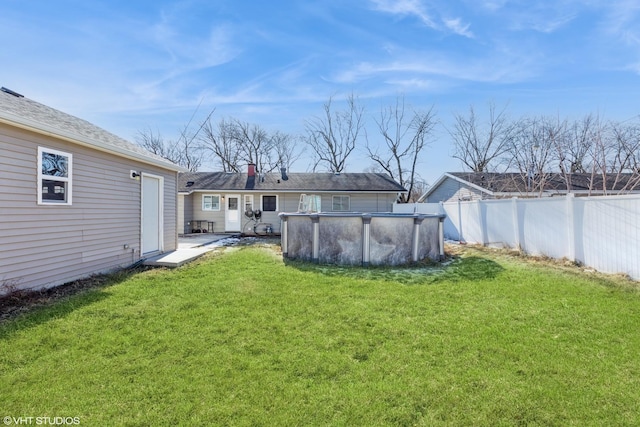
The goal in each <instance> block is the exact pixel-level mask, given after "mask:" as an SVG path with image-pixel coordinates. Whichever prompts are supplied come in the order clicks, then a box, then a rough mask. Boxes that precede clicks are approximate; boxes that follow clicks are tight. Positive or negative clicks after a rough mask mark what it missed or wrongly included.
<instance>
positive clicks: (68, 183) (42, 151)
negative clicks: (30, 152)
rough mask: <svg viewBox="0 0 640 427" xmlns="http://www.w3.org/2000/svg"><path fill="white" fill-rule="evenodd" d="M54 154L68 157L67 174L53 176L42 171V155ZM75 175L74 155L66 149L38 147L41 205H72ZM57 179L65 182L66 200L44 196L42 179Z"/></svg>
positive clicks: (38, 197)
mask: <svg viewBox="0 0 640 427" xmlns="http://www.w3.org/2000/svg"><path fill="white" fill-rule="evenodd" d="M45 153H47V154H54V155H56V156H64V157H66V158H67V176H52V175H45V174H43V173H42V155H43V154H45ZM72 177H73V155H72V154H71V153H66V152H64V151H59V150H54V149H52V148H45V147H38V185H37V193H38V196H37V203H38V204H39V205H54V206H70V205H71V202H72V200H71V194H72V191H71V188H72V181H73V180H72ZM43 180H47V181H56V182H64V183H65V192H66V194H65V196H66V197H65V200H64V201H62V200H47V199H43V198H42V181H43Z"/></svg>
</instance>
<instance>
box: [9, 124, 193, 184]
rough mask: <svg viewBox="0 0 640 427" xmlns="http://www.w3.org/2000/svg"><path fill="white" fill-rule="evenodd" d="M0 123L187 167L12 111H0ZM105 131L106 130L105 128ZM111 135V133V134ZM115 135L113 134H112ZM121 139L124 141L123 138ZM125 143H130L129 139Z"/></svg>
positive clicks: (178, 169)
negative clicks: (26, 117)
mask: <svg viewBox="0 0 640 427" xmlns="http://www.w3.org/2000/svg"><path fill="white" fill-rule="evenodd" d="M0 123H5V124H8V125H11V126H14V127H17V128H21V129H26V130H29V131H31V132H36V133H39V134H41V135H46V136H53V137H55V138H58V139H62V140H64V141H67V142H71V143H73V144H77V145H81V146H85V147H91V148H93V149H96V150H99V151H103V152H105V153H111V154H115V155H118V156H120V157H124V158H127V159H132V160H137V161H140V162H143V163H146V164H150V165H154V166H158V167H161V168H164V169H169V170H172V171H176V172H187V171H188V169H187V168H185V167H182V166H179V165H176V164H173V163H171V162H169V161H168V160H167V161H166V162H165V161H162V160H159V159H154V158H153V157H149V156H145V155H144V154H142V153H136V152H135V151H130V150H127V149H125V148H122V147H118V146H116V145H112V144H108V143H104V142H101V141H98V140H97V139H89V138H87V137H85V136H82V135H78V134H74V133H72V132H68V131H65V130H62V129H57V128H55V127H53V126H49V125H45V124H43V123H39V122H35V121H33V120H29V119H25V118H24V117H21V116H17V115H15V114H12V113H7V112H0ZM105 132H108V131H106V130H105ZM112 135H113V134H112ZM114 136H115V135H114ZM123 141H126V140H124V139H123ZM126 142H127V143H129V144H131V143H130V142H129V141H126Z"/></svg>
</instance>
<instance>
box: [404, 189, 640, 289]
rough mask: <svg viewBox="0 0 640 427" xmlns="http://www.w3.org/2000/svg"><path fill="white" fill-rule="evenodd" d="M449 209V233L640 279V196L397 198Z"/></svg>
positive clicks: (407, 207)
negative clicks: (441, 200) (444, 200)
mask: <svg viewBox="0 0 640 427" xmlns="http://www.w3.org/2000/svg"><path fill="white" fill-rule="evenodd" d="M393 209H394V212H420V213H445V214H446V215H447V219H446V220H445V224H444V234H445V238H446V239H449V240H458V241H464V242H468V243H478V244H482V245H499V246H505V247H511V248H520V249H521V250H522V251H524V252H525V253H528V254H531V255H545V256H549V257H552V258H567V259H569V260H571V261H577V262H580V263H582V264H583V265H585V266H589V267H591V268H594V269H596V270H598V271H602V272H604V273H623V274H627V275H629V276H630V277H632V278H633V279H636V280H640V196H637V195H629V196H600V197H573V195H568V196H566V197H553V198H544V199H517V198H513V199H503V200H476V201H470V202H462V201H461V202H448V203H416V204H395V205H394V208H393Z"/></svg>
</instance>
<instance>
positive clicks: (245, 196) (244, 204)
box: [242, 194, 255, 212]
mask: <svg viewBox="0 0 640 427" xmlns="http://www.w3.org/2000/svg"><path fill="white" fill-rule="evenodd" d="M248 198H249V199H250V200H251V210H253V208H254V206H255V204H254V197H253V194H242V202H243V203H242V207H243V209H244V211H245V212H246V211H247V199H248Z"/></svg>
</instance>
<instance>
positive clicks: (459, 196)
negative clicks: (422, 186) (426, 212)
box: [425, 177, 482, 203]
mask: <svg viewBox="0 0 640 427" xmlns="http://www.w3.org/2000/svg"><path fill="white" fill-rule="evenodd" d="M479 199H482V193H481V192H480V191H479V190H477V189H475V188H472V187H469V186H468V185H466V184H463V183H461V182H458V181H456V180H455V179H452V178H449V177H447V178H445V180H444V181H443V182H442V183H441V184H440V185H439V186H438V188H436V189H435V190H433V191H432V192H431V194H429V197H427V199H426V200H425V203H438V202H453V201H456V202H457V201H458V200H479Z"/></svg>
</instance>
